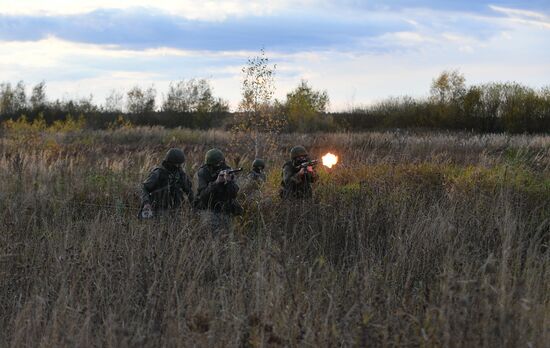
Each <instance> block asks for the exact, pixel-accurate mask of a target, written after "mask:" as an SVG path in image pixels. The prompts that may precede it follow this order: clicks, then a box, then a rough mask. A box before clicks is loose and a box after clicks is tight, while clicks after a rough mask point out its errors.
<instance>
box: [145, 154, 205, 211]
mask: <svg viewBox="0 0 550 348" xmlns="http://www.w3.org/2000/svg"><path fill="white" fill-rule="evenodd" d="M192 185H193V184H192V183H191V180H189V177H188V176H187V174H185V172H184V171H183V170H182V169H181V168H178V169H177V170H172V171H171V170H168V169H166V167H165V166H164V165H162V166H159V167H156V168H155V169H153V170H152V171H151V173H150V174H149V176H148V177H147V179H146V180H145V181H144V182H143V184H142V190H141V202H142V206H143V205H144V204H146V203H150V204H151V206H152V207H153V210H155V211H158V210H165V209H175V208H179V207H180V206H181V204H182V202H183V200H184V194H185V195H187V198H188V200H189V203H190V204H192V203H193V200H194V195H193V189H192Z"/></svg>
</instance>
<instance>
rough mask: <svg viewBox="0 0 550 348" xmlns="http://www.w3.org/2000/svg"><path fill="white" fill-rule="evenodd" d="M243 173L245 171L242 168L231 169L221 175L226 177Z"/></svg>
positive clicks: (223, 171)
mask: <svg viewBox="0 0 550 348" xmlns="http://www.w3.org/2000/svg"><path fill="white" fill-rule="evenodd" d="M242 171H243V169H242V168H231V169H226V170H222V171H221V172H220V173H224V174H225V175H231V174H236V173H239V172H242Z"/></svg>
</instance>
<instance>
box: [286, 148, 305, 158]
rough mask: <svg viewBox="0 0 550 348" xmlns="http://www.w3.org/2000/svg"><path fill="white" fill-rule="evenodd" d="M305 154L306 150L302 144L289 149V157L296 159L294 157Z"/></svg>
mask: <svg viewBox="0 0 550 348" xmlns="http://www.w3.org/2000/svg"><path fill="white" fill-rule="evenodd" d="M300 156H307V151H306V149H305V148H304V147H303V146H299V145H298V146H294V147H293V148H292V149H291V150H290V158H292V159H296V157H300Z"/></svg>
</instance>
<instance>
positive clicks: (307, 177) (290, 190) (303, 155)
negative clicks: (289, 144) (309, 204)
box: [281, 146, 317, 199]
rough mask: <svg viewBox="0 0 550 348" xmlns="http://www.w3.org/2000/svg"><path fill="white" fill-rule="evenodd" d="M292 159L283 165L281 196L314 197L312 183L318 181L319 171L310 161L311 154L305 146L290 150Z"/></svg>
mask: <svg viewBox="0 0 550 348" xmlns="http://www.w3.org/2000/svg"><path fill="white" fill-rule="evenodd" d="M290 157H291V159H290V161H288V162H286V163H285V164H284V166H283V173H282V177H283V178H282V181H281V197H282V198H284V199H289V198H297V199H308V198H312V196H313V190H312V187H311V184H312V183H314V182H315V181H317V173H316V172H315V169H314V167H313V165H312V164H310V163H312V162H310V159H309V155H308V153H307V151H306V149H305V148H304V147H303V146H295V147H293V148H292V149H291V150H290Z"/></svg>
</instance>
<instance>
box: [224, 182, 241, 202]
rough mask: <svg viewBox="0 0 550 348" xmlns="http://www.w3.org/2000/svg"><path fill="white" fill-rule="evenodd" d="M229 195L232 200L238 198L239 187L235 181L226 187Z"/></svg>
mask: <svg viewBox="0 0 550 348" xmlns="http://www.w3.org/2000/svg"><path fill="white" fill-rule="evenodd" d="M225 189H226V190H227V194H228V195H229V197H231V198H237V193H238V192H239V185H237V183H236V182H235V181H230V182H228V183H227V184H226V185H225Z"/></svg>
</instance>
